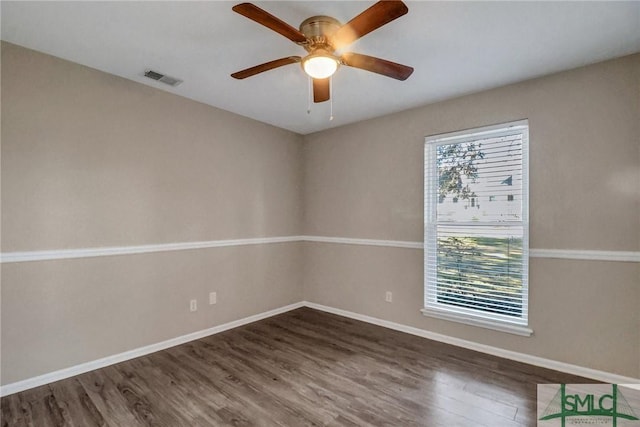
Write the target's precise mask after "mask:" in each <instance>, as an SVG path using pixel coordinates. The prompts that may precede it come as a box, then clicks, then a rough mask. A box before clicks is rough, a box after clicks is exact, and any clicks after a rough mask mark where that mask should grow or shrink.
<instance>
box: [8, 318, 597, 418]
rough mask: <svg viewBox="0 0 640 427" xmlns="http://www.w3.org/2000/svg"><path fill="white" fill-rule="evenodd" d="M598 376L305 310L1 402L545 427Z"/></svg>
mask: <svg viewBox="0 0 640 427" xmlns="http://www.w3.org/2000/svg"><path fill="white" fill-rule="evenodd" d="M563 382H564V383H584V382H592V381H589V380H585V379H584V378H579V377H575V376H571V375H567V374H562V373H559V372H555V371H550V370H546V369H542V368H537V367H533V366H530V365H525V364H522V363H517V362H512V361H508V360H504V359H500V358H497V357H493V356H488V355H485V354H481V353H477V352H474V351H470V350H464V349H461V348H458V347H454V346H450V345H447V344H442V343H438V342H434V341H430V340H426V339H422V338H419V337H415V336H411V335H407V334H403V333H400V332H396V331H391V330H388V329H385V328H381V327H378V326H374V325H369V324H366V323H362V322H359V321H355V320H351V319H347V318H343V317H340V316H334V315H331V314H327V313H323V312H319V311H316V310H312V309H308V308H302V309H299V310H295V311H291V312H288V313H285V314H282V315H279V316H276V317H272V318H269V319H265V320H262V321H259V322H256V323H252V324H250V325H246V326H243V327H239V328H236V329H233V330H230V331H226V332H223V333H220V334H217V335H214V336H211V337H208V338H204V339H201V340H198V341H193V342H190V343H187V344H183V345H181V346H178V347H173V348H171V349H168V350H164V351H160V352H157V353H154V354H151V355H149V356H145V357H140V358H137V359H134V360H130V361H127V362H123V363H119V364H117V365H112V366H109V367H106V368H103V369H98V370H96V371H92V372H89V373H86V374H83V375H79V376H76V377H73V378H69V379H66V380H63V381H58V382H56V383H52V384H49V385H45V386H42V387H38V388H35V389H32V390H27V391H24V392H22V393H16V394H13V395H10V396H6V397H4V398H2V399H1V407H2V412H1V414H2V424H1V425H2V426H6V427H8V426H12V427H13V426H16V427H23V426H38V427H48V426H81V427H90V426H113V427H115V426H123V427H136V426H171V427H175V426H254V425H255V426H364V425H372V426H393V427H399V426H446V427H453V426H464V427H467V426H490V427H502V426H504V427H510V426H535V424H536V421H535V416H536V384H537V383H563Z"/></svg>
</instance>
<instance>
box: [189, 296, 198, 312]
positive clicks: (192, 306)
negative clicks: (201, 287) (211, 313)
mask: <svg viewBox="0 0 640 427" xmlns="http://www.w3.org/2000/svg"><path fill="white" fill-rule="evenodd" d="M189 310H190V311H198V300H196V299H192V300H191V302H190V303H189Z"/></svg>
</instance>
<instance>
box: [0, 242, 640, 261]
mask: <svg viewBox="0 0 640 427" xmlns="http://www.w3.org/2000/svg"><path fill="white" fill-rule="evenodd" d="M290 242H317V243H334V244H342V245H360V246H380V247H388V248H403V249H422V248H423V243H422V242H415V241H405V240H378V239H358V238H351V237H328V236H279V237H257V238H248V239H229V240H209V241H201V242H182V243H160V244H154V245H140V246H111V247H101V248H78V249H52V250H43V251H24V252H4V253H2V254H0V261H1V262H2V263H3V264H4V263H14V262H28V261H47V260H57V259H73V258H91V257H98V256H114V255H132V254H144V253H153V252H166V251H182V250H193V249H208V248H223V247H228V246H245V245H263V244H272V243H290ZM529 256H530V257H531V258H557V259H576V260H591V261H618V262H640V251H601V250H581V249H530V250H529Z"/></svg>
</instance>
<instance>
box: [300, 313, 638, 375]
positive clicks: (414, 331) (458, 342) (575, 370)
mask: <svg viewBox="0 0 640 427" xmlns="http://www.w3.org/2000/svg"><path fill="white" fill-rule="evenodd" d="M303 305H304V306H305V307H309V308H314V309H316V310H321V311H326V312H327V313H332V314H337V315H338V316H343V317H348V318H350V319H354V320H360V321H362V322H367V323H371V324H373V325H378V326H382V327H385V328H389V329H393V330H396V331H400V332H405V333H407V334H411V335H416V336H419V337H423V338H428V339H430V340H434V341H439V342H443V343H446V344H451V345H455V346H457V347H462V348H466V349H469V350H475V351H479V352H481V353H486V354H491V355H493V356H498V357H502V358H504V359H509V360H515V361H516V362H522V363H528V364H529V365H535V366H540V367H542V368H547V369H553V370H554V371H560V372H565V373H568V374H573V375H577V376H581V377H586V378H591V379H594V380H598V381H602V382H605V383H611V384H625V383H627V384H640V379H638V378H631V377H625V376H623V375H617V374H612V373H609V372H604V371H599V370H596V369H591V368H585V367H582V366H578V365H572V364H570V363H565V362H558V361H556V360H551V359H545V358H543V357H538V356H532V355H529V354H525V353H519V352H516V351H511V350H505V349H502V348H498V347H492V346H489V345H485V344H480V343H476V342H473V341H467V340H463V339H460V338H455V337H450V336H448V335H443V334H438V333H436V332H431V331H427V330H424V329H419V328H414V327H413V326H406V325H402V324H400V323H395V322H390V321H388V320H383V319H379V318H377V317H371V316H366V315H364V314H359V313H354V312H352V311H347V310H341V309H339V308H333V307H328V306H326V305H321V304H316V303H313V302H308V301H304V302H303Z"/></svg>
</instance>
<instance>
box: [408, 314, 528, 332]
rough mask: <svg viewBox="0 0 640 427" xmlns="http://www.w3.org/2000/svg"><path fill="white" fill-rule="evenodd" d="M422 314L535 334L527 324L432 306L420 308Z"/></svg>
mask: <svg viewBox="0 0 640 427" xmlns="http://www.w3.org/2000/svg"><path fill="white" fill-rule="evenodd" d="M420 311H421V312H422V314H424V315H425V316H429V317H435V318H438V319H444V320H450V321H452V322H458V323H464V324H465V325H471V326H478V327H481V328H486V329H492V330H494V331H500V332H507V333H509V334H514V335H520V336H523V337H530V336H531V335H533V329H530V328H528V327H526V326H521V325H514V324H510V323H504V322H497V321H492V320H487V319H478V318H473V317H470V316H466V315H464V314H459V313H455V312H450V311H442V310H436V309H432V308H423V309H422V310H420Z"/></svg>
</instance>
